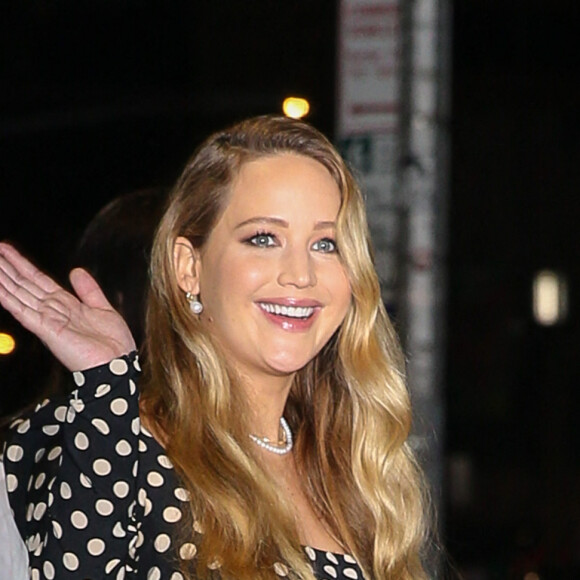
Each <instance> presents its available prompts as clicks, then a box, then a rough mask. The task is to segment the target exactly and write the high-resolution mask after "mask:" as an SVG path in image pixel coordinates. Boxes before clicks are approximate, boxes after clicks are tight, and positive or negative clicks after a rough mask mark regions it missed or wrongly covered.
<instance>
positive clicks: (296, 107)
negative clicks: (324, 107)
mask: <svg viewBox="0 0 580 580" xmlns="http://www.w3.org/2000/svg"><path fill="white" fill-rule="evenodd" d="M282 110H283V111H284V114H285V115H286V116H287V117H291V118H292V119H302V117H305V116H306V115H308V111H310V103H309V102H308V101H307V100H306V99H303V98H301V97H286V98H285V99H284V102H283V103H282Z"/></svg>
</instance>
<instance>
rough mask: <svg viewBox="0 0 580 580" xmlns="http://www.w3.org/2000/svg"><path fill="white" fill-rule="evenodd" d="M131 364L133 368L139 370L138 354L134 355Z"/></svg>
mask: <svg viewBox="0 0 580 580" xmlns="http://www.w3.org/2000/svg"><path fill="white" fill-rule="evenodd" d="M133 366H134V367H135V369H137V370H138V371H139V372H141V364H140V363H139V357H138V356H136V357H135V360H134V361H133Z"/></svg>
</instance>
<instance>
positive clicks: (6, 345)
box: [0, 332, 16, 355]
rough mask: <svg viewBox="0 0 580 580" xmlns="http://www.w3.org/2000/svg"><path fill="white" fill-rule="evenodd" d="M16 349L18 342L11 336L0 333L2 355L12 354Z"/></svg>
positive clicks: (0, 353) (0, 352)
mask: <svg viewBox="0 0 580 580" xmlns="http://www.w3.org/2000/svg"><path fill="white" fill-rule="evenodd" d="M15 348H16V341H15V340H14V338H12V337H11V336H10V335H9V334H6V333H5V332H0V355H2V354H11V353H12V352H13V351H14V349H15Z"/></svg>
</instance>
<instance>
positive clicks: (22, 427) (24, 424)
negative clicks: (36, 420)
mask: <svg viewBox="0 0 580 580" xmlns="http://www.w3.org/2000/svg"><path fill="white" fill-rule="evenodd" d="M29 429H30V419H25V420H24V421H22V423H20V425H18V427H17V428H16V431H18V433H20V434H21V435H22V434H24V433H26V432H27V431H28V430H29Z"/></svg>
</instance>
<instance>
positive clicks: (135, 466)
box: [131, 459, 139, 477]
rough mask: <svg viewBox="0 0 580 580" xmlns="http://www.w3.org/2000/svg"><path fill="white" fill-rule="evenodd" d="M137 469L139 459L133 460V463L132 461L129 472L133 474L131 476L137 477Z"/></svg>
mask: <svg viewBox="0 0 580 580" xmlns="http://www.w3.org/2000/svg"><path fill="white" fill-rule="evenodd" d="M138 471H139V460H137V459H136V460H135V463H133V468H132V469H131V474H132V475H133V477H137V472H138Z"/></svg>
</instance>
